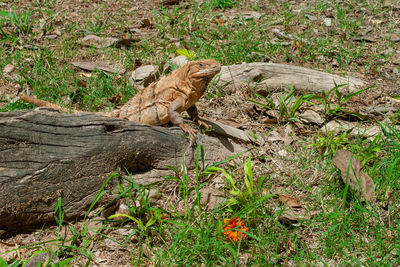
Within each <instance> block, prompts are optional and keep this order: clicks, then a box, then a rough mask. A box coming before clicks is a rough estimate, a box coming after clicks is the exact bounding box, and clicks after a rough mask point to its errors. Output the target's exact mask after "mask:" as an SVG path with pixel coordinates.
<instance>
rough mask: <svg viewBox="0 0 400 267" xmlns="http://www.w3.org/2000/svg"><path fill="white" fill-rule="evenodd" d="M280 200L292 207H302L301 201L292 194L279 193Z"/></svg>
mask: <svg viewBox="0 0 400 267" xmlns="http://www.w3.org/2000/svg"><path fill="white" fill-rule="evenodd" d="M278 196H279V200H280V201H282V203H284V204H286V205H288V206H289V207H291V208H302V206H301V205H300V203H299V202H298V201H297V200H296V199H295V198H294V197H292V196H289V195H282V194H278Z"/></svg>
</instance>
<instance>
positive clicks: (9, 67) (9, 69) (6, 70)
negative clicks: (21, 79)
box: [3, 64, 15, 74]
mask: <svg viewBox="0 0 400 267" xmlns="http://www.w3.org/2000/svg"><path fill="white" fill-rule="evenodd" d="M14 70H15V66H14V65H13V64H8V65H6V66H5V67H4V69H3V73H4V74H9V73H11V72H13V71H14Z"/></svg>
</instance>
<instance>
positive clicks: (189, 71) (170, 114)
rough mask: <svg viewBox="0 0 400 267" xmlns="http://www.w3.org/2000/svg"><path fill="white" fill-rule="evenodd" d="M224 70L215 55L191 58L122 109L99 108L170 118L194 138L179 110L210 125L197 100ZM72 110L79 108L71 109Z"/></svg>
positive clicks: (150, 120) (133, 116)
mask: <svg viewBox="0 0 400 267" xmlns="http://www.w3.org/2000/svg"><path fill="white" fill-rule="evenodd" d="M220 70H221V64H220V63H219V62H217V61H216V60H214V59H204V60H199V61H191V62H188V63H186V64H185V65H184V66H182V67H181V68H179V69H177V70H175V71H173V72H172V73H171V74H169V75H168V76H163V77H162V78H161V79H160V80H159V81H157V82H153V83H151V84H150V85H148V86H147V87H146V88H144V89H143V90H140V91H139V92H138V93H137V94H136V95H135V96H134V97H133V98H131V99H130V100H129V101H128V102H127V103H125V104H124V105H123V106H122V107H121V109H119V110H114V111H110V112H96V113H98V114H102V115H105V116H109V117H116V118H121V119H126V120H129V121H135V122H141V123H145V124H150V125H162V124H166V123H168V122H169V121H170V122H172V124H173V125H175V126H178V127H180V128H181V129H182V130H183V131H184V132H185V133H188V134H189V135H190V136H191V138H195V137H196V134H195V131H194V129H192V128H191V127H190V126H188V125H186V124H184V123H183V119H182V117H180V115H179V113H181V112H183V111H185V110H186V111H187V112H188V114H189V116H190V117H191V118H192V119H193V121H194V122H196V123H197V124H198V125H199V126H204V127H206V128H209V125H208V124H207V123H205V122H203V121H201V118H200V117H199V115H198V112H197V108H196V105H195V103H196V102H197V101H198V100H199V99H200V97H201V96H202V95H203V94H204V92H205V90H206V89H207V86H208V84H209V82H210V81H211V80H212V78H213V77H214V76H215V75H216V74H217V73H219V71H220ZM21 99H23V100H25V101H27V102H29V103H32V104H34V105H36V106H45V107H50V108H55V109H57V110H59V111H64V112H68V111H69V110H68V109H66V108H62V107H60V106H58V105H56V104H53V103H50V102H47V101H43V100H40V99H37V98H35V97H31V96H25V95H23V96H21ZM71 111H72V112H73V113H76V112H80V111H78V110H71Z"/></svg>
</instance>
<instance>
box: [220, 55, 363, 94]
mask: <svg viewBox="0 0 400 267" xmlns="http://www.w3.org/2000/svg"><path fill="white" fill-rule="evenodd" d="M214 79H215V81H216V82H217V84H219V85H227V84H233V85H235V86H239V85H240V84H243V83H252V82H259V84H258V86H257V88H258V90H259V93H261V94H263V93H264V91H265V90H266V88H268V90H270V91H277V90H281V89H282V88H290V87H291V86H292V85H293V87H294V88H295V89H296V90H297V91H299V92H303V93H304V92H309V93H315V94H320V93H322V91H329V90H330V89H332V88H333V87H334V86H335V82H336V84H337V85H340V84H346V85H347V86H344V87H340V88H339V90H340V91H342V92H353V91H355V90H357V89H360V88H362V87H365V86H366V83H365V82H364V81H362V80H360V79H357V78H353V77H341V76H338V75H334V74H330V73H326V72H321V71H317V70H312V69H308V68H303V67H297V66H292V65H286V64H276V63H264V62H257V63H244V64H240V65H230V66H224V67H222V69H221V72H220V76H219V77H218V76H217V77H216V78H214Z"/></svg>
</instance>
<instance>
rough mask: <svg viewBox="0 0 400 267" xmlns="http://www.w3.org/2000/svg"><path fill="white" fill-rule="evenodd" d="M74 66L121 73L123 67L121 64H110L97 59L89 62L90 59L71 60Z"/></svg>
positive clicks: (123, 70)
mask: <svg viewBox="0 0 400 267" xmlns="http://www.w3.org/2000/svg"><path fill="white" fill-rule="evenodd" d="M71 64H72V65H74V66H75V67H78V68H81V69H83V70H89V71H93V70H95V69H99V70H102V71H106V72H111V73H118V74H123V73H124V72H125V69H124V68H123V67H122V66H119V65H117V64H110V63H109V62H107V61H98V62H90V61H74V62H71Z"/></svg>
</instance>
